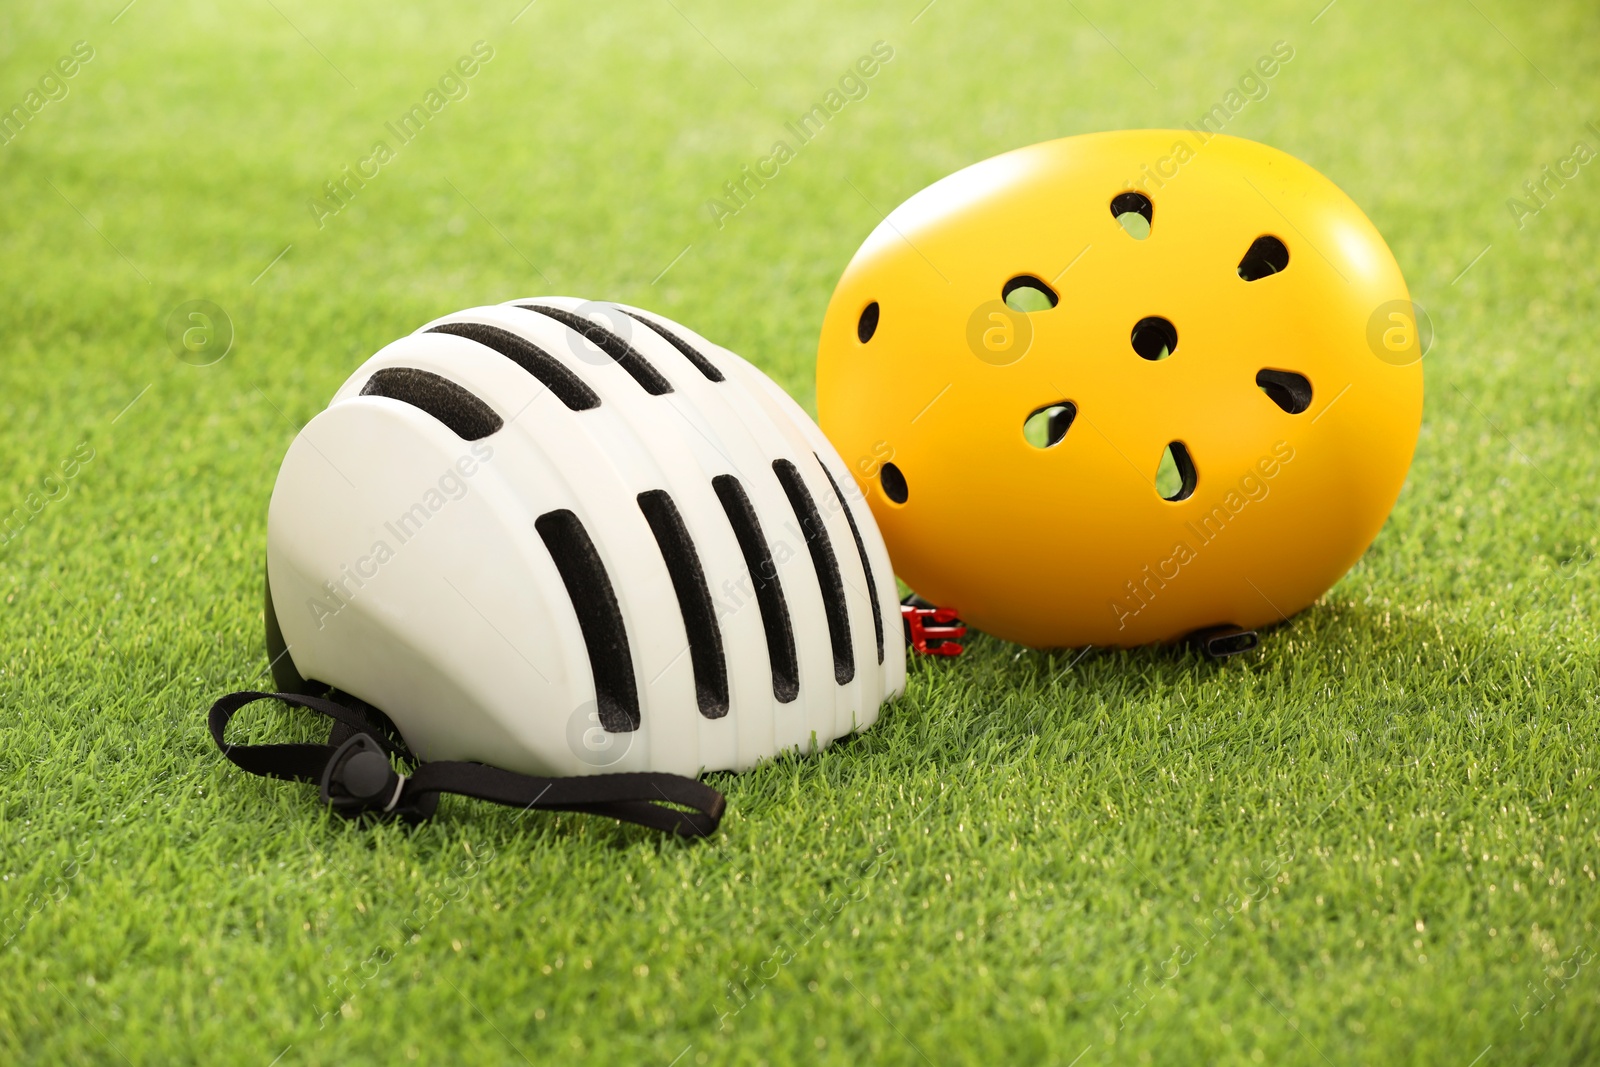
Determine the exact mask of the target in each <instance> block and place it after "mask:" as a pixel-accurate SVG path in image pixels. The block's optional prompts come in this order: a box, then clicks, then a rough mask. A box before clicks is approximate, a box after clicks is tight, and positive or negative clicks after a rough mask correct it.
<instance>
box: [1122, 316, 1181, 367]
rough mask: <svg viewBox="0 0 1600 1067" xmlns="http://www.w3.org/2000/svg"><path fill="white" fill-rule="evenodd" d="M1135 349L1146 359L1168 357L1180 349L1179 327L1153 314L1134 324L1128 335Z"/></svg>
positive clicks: (1152, 359) (1153, 359) (1154, 359)
mask: <svg viewBox="0 0 1600 1067" xmlns="http://www.w3.org/2000/svg"><path fill="white" fill-rule="evenodd" d="M1128 340H1129V341H1130V342H1132V344H1133V350H1134V351H1135V352H1137V353H1139V355H1140V356H1142V357H1143V358H1145V359H1148V360H1151V361H1156V360H1162V359H1166V358H1167V357H1168V356H1170V355H1172V354H1173V353H1174V352H1176V351H1177V350H1178V328H1177V327H1176V326H1174V325H1172V323H1171V322H1169V321H1167V320H1166V319H1163V318H1160V317H1159V316H1155V315H1152V316H1150V317H1148V318H1143V319H1140V320H1139V321H1138V322H1136V323H1134V324H1133V332H1132V333H1131V334H1129V335H1128Z"/></svg>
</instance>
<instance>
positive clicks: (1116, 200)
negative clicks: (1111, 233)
mask: <svg viewBox="0 0 1600 1067" xmlns="http://www.w3.org/2000/svg"><path fill="white" fill-rule="evenodd" d="M1111 217H1112V218H1114V219H1116V220H1117V225H1119V226H1121V227H1122V228H1123V229H1124V230H1125V231H1127V234H1128V236H1129V237H1132V238H1133V239H1134V240H1135V241H1142V240H1144V239H1145V238H1146V237H1149V236H1150V230H1151V228H1152V227H1153V226H1154V225H1155V208H1154V207H1153V206H1152V205H1151V203H1150V198H1149V197H1148V196H1145V195H1144V194H1143V193H1132V192H1129V193H1118V194H1117V195H1116V196H1113V197H1112V198H1111Z"/></svg>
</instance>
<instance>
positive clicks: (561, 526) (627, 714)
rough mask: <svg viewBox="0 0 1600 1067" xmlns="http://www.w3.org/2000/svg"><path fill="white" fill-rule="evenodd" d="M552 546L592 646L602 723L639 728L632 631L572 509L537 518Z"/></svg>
mask: <svg viewBox="0 0 1600 1067" xmlns="http://www.w3.org/2000/svg"><path fill="white" fill-rule="evenodd" d="M533 528H534V529H535V530H537V531H539V536H540V537H542V538H543V539H544V544H545V547H546V548H547V549H549V550H550V558H551V559H552V560H554V561H555V565H556V570H557V571H559V572H560V574H561V581H562V583H563V584H565V585H566V587H567V596H568V598H569V599H570V600H571V601H572V609H573V611H575V612H576V613H577V616H578V628H579V629H580V630H582V631H583V643H584V644H585V645H586V646H588V649H589V669H590V671H591V672H592V673H593V674H594V696H595V704H596V706H597V710H598V711H599V713H600V725H601V726H602V727H603V728H604V729H605V730H606V731H607V732H608V733H614V734H618V733H628V732H629V731H632V730H637V729H638V728H639V691H638V689H637V688H636V687H635V685H634V681H633V657H632V656H631V655H630V653H629V651H628V631H627V629H626V628H625V627H624V626H623V623H622V610H621V609H620V608H619V607H618V606H617V594H616V592H615V591H613V590H612V588H611V579H610V578H609V577H608V576H607V575H606V565H605V563H604V562H603V561H602V560H601V559H600V553H599V552H597V551H596V550H595V547H594V542H593V541H591V540H590V539H589V533H588V531H587V530H585V529H584V528H583V522H582V521H581V520H580V519H579V518H578V516H576V515H574V514H573V513H572V512H570V511H567V510H565V509H562V510H560V511H551V512H546V513H545V514H543V515H541V516H539V517H538V518H537V519H535V520H534V523H533Z"/></svg>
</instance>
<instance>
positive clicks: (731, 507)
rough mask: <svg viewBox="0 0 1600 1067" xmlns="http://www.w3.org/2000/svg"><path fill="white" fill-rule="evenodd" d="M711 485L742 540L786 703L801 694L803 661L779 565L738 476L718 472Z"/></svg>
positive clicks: (775, 689) (775, 683) (776, 687)
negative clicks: (785, 596) (790, 617)
mask: <svg viewBox="0 0 1600 1067" xmlns="http://www.w3.org/2000/svg"><path fill="white" fill-rule="evenodd" d="M711 487H712V488H713V489H715V490H716V491H717V499H718V500H720V501H722V510H723V511H725V512H727V514H728V525H730V526H732V527H733V535H734V537H736V538H738V540H739V550H740V551H741V552H742V553H744V564H745V567H746V568H747V569H748V570H749V572H750V584H752V585H754V586H755V588H756V604H757V606H758V607H759V608H760V609H761V626H762V628H763V629H764V630H765V631H766V634H767V658H768V659H769V660H770V661H771V662H772V695H773V696H775V697H777V698H778V701H779V702H780V703H784V704H787V703H789V702H790V701H791V700H793V699H794V698H795V697H797V696H799V695H800V663H799V657H798V656H797V654H796V652H795V647H794V624H793V623H792V622H790V621H789V604H788V602H787V601H786V600H784V598H783V586H782V585H781V584H780V583H779V582H778V567H777V565H776V564H774V563H773V562H772V550H771V549H770V548H768V547H767V539H766V536H765V535H764V534H762V532H761V521H760V520H759V519H757V518H756V509H755V507H754V506H753V505H752V504H751V503H750V497H749V496H748V495H747V494H746V493H745V491H744V486H742V485H740V484H739V479H737V478H735V477H734V476H733V475H731V474H719V475H718V476H717V477H715V478H713V479H711Z"/></svg>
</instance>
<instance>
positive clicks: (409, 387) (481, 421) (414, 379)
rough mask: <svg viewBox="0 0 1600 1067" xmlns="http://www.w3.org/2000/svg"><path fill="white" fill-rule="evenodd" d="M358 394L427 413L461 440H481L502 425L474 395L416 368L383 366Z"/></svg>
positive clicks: (445, 379)
mask: <svg viewBox="0 0 1600 1067" xmlns="http://www.w3.org/2000/svg"><path fill="white" fill-rule="evenodd" d="M361 395H362V396H383V397H388V398H389V399H390V400H398V401H400V402H401V403H403V404H410V405H411V406H412V407H414V408H418V409H420V410H422V411H426V412H427V413H428V414H429V415H432V416H433V417H434V418H436V419H438V420H439V421H440V422H442V423H444V424H445V425H446V426H448V427H449V428H450V429H451V430H452V431H453V432H454V433H455V435H456V436H457V437H459V438H461V439H462V440H463V441H479V440H482V439H483V438H485V437H488V436H489V435H490V434H492V433H496V432H498V431H499V429H500V427H501V425H502V423H501V421H500V416H499V415H496V414H495V413H494V409H493V408H491V407H489V405H488V404H485V403H484V402H483V401H482V400H481V399H479V398H478V395H477V394H476V393H473V392H472V391H470V390H468V389H464V388H462V387H461V386H459V385H457V384H456V383H455V382H452V381H450V380H449V379H448V378H442V377H440V376H439V375H437V374H434V373H432V372H430V371H425V370H418V369H417V368H415V367H384V368H383V369H382V370H380V371H378V372H377V373H375V374H374V375H373V376H372V377H371V378H368V379H367V384H366V385H364V386H362V387H361Z"/></svg>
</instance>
